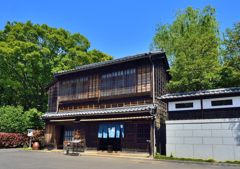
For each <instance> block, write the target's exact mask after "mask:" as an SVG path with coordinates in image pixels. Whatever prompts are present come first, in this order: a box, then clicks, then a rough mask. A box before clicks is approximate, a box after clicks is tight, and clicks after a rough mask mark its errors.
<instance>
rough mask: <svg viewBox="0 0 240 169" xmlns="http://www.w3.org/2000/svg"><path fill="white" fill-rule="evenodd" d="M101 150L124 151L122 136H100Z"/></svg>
mask: <svg viewBox="0 0 240 169" xmlns="http://www.w3.org/2000/svg"><path fill="white" fill-rule="evenodd" d="M99 150H108V151H122V148H121V138H99Z"/></svg>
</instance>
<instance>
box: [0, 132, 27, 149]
mask: <svg viewBox="0 0 240 169" xmlns="http://www.w3.org/2000/svg"><path fill="white" fill-rule="evenodd" d="M24 144H28V136H27V135H26V134H20V133H0V148H13V147H22V146H23V145H24Z"/></svg>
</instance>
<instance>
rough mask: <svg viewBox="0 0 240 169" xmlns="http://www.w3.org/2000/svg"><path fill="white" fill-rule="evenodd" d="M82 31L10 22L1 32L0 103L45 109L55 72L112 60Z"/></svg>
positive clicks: (25, 108) (29, 22)
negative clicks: (49, 85) (49, 87)
mask: <svg viewBox="0 0 240 169" xmlns="http://www.w3.org/2000/svg"><path fill="white" fill-rule="evenodd" d="M89 48H90V42H89V41H88V40H87V39H86V38H85V37H84V36H83V35H81V34H80V33H73V34H71V33H70V32H68V31H67V30H64V29H63V28H60V29H57V28H53V27H49V26H48V25H46V24H43V25H39V24H35V25H34V24H33V23H31V21H27V22H26V23H21V22H12V23H10V22H7V24H6V25H5V27H4V30H2V31H0V106H2V105H15V106H17V105H22V106H23V107H24V110H28V109H31V108H37V109H38V110H39V111H42V112H45V111H46V107H47V97H48V96H47V91H45V90H44V88H43V87H44V86H45V85H46V84H48V83H49V82H51V81H52V80H53V76H52V74H53V73H54V72H58V71H62V70H68V69H73V68H76V66H81V65H85V64H90V63H94V62H100V61H105V60H109V59H113V57H112V56H109V55H107V54H105V53H102V52H100V51H98V50H95V49H94V50H92V51H88V49H89Z"/></svg>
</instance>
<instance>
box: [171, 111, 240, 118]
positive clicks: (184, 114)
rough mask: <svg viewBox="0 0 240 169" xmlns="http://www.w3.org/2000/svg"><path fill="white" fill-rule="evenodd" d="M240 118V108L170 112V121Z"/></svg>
mask: <svg viewBox="0 0 240 169" xmlns="http://www.w3.org/2000/svg"><path fill="white" fill-rule="evenodd" d="M219 118H240V108H231V109H207V110H203V111H201V110H191V111H174V112H168V120H190V119H219Z"/></svg>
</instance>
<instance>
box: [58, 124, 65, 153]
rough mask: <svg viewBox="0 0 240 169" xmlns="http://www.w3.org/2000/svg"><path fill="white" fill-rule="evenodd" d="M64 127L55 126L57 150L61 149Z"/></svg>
mask: <svg viewBox="0 0 240 169" xmlns="http://www.w3.org/2000/svg"><path fill="white" fill-rule="evenodd" d="M63 136H64V126H63V125H61V126H57V149H63Z"/></svg>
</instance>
